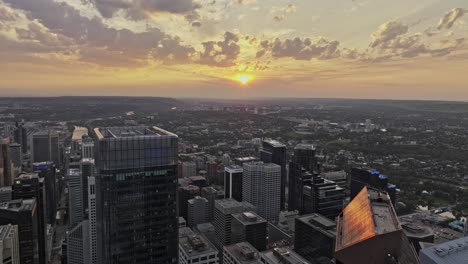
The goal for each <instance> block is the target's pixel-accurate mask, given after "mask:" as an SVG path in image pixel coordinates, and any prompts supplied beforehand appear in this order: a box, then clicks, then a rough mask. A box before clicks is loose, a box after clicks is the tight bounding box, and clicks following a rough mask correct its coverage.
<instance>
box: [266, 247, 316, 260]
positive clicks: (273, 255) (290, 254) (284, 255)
mask: <svg viewBox="0 0 468 264" xmlns="http://www.w3.org/2000/svg"><path fill="white" fill-rule="evenodd" d="M260 254H261V257H262V258H265V259H267V260H270V261H269V262H270V263H299V264H306V263H309V262H308V261H307V260H306V259H304V258H303V257H301V256H300V255H299V254H297V253H296V252H294V251H293V250H291V249H289V248H274V249H270V250H267V251H264V252H262V253H260Z"/></svg>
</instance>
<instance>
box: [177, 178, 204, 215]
mask: <svg viewBox="0 0 468 264" xmlns="http://www.w3.org/2000/svg"><path fill="white" fill-rule="evenodd" d="M196 196H200V188H199V187H198V186H195V185H187V186H182V187H179V188H178V189H177V199H178V208H177V209H178V211H179V216H180V217H183V218H184V219H185V220H188V201H189V200H190V199H193V198H195V197H196Z"/></svg>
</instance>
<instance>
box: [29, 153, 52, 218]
mask: <svg viewBox="0 0 468 264" xmlns="http://www.w3.org/2000/svg"><path fill="white" fill-rule="evenodd" d="M33 171H34V172H37V173H39V177H40V178H44V186H45V187H44V188H45V201H46V204H45V209H46V212H45V216H46V223H47V224H50V225H53V224H54V223H55V216H56V213H57V196H58V194H57V193H58V190H57V183H56V181H57V179H56V176H55V173H56V171H55V164H54V163H53V162H52V161H45V162H38V163H33Z"/></svg>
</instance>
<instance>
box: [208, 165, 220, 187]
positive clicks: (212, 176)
mask: <svg viewBox="0 0 468 264" xmlns="http://www.w3.org/2000/svg"><path fill="white" fill-rule="evenodd" d="M218 169H219V166H218V163H216V162H214V161H208V162H207V163H206V172H207V175H206V176H207V180H208V182H209V183H210V184H213V183H215V182H216V181H217V179H216V178H217V177H218Z"/></svg>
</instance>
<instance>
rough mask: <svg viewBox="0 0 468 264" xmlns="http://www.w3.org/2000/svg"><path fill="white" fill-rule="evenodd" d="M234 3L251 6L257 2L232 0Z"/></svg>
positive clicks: (255, 0) (252, 0) (253, 0)
mask: <svg viewBox="0 0 468 264" xmlns="http://www.w3.org/2000/svg"><path fill="white" fill-rule="evenodd" d="M234 2H236V3H238V4H241V5H251V4H255V3H257V0H234Z"/></svg>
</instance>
